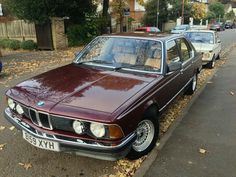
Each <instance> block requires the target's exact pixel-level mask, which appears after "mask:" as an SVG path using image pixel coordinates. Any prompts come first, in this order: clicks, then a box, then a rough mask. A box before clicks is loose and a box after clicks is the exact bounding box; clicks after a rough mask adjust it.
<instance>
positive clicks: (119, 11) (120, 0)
mask: <svg viewBox="0 0 236 177" xmlns="http://www.w3.org/2000/svg"><path fill="white" fill-rule="evenodd" d="M111 7H112V13H113V14H114V15H115V17H116V19H117V21H118V22H119V23H120V32H123V22H124V21H123V20H124V8H126V7H128V0H113V1H112V2H111Z"/></svg>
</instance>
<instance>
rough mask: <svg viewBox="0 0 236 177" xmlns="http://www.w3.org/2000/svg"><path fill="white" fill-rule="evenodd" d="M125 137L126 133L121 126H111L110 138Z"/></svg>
mask: <svg viewBox="0 0 236 177" xmlns="http://www.w3.org/2000/svg"><path fill="white" fill-rule="evenodd" d="M123 137H124V133H123V131H122V130H121V128H120V127H119V126H117V125H110V126H109V138H110V139H120V138H123Z"/></svg>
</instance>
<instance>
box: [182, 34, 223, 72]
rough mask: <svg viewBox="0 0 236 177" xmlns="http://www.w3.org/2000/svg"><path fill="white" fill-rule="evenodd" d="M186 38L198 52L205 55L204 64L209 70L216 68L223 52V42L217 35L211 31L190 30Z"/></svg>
mask: <svg viewBox="0 0 236 177" xmlns="http://www.w3.org/2000/svg"><path fill="white" fill-rule="evenodd" d="M185 36H186V37H187V38H188V39H189V40H190V41H191V42H192V44H193V46H194V47H195V49H196V50H197V51H198V52H202V53H203V57H202V62H203V64H204V65H207V66H208V68H214V66H215V62H216V59H219V58H220V52H221V41H220V39H219V36H218V35H217V33H216V32H215V31H210V30H189V31H187V32H186V33H185Z"/></svg>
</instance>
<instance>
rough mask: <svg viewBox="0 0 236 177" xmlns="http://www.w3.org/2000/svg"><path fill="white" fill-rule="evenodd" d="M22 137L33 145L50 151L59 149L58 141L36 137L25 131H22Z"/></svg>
mask: <svg viewBox="0 0 236 177" xmlns="http://www.w3.org/2000/svg"><path fill="white" fill-rule="evenodd" d="M23 138H24V139H25V140H26V141H27V142H29V143H30V144H32V145H33V146H35V147H38V148H41V149H46V150H50V151H60V149H59V143H57V142H54V141H48V140H44V139H40V138H36V137H34V136H32V135H30V134H29V133H27V132H25V131H23Z"/></svg>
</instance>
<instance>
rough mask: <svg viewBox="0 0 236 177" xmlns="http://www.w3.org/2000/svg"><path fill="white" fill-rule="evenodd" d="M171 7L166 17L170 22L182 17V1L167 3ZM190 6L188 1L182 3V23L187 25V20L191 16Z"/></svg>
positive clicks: (171, 0) (175, 0)
mask: <svg viewBox="0 0 236 177" xmlns="http://www.w3.org/2000/svg"><path fill="white" fill-rule="evenodd" d="M169 3H170V4H171V5H172V8H171V9H170V10H169V13H168V17H169V19H170V20H174V21H175V20H176V19H177V18H179V17H181V16H182V0H181V1H180V0H170V2H169ZM191 10H192V5H191V3H189V1H188V0H185V1H184V23H185V24H187V23H189V18H190V17H191V16H192V14H191Z"/></svg>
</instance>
